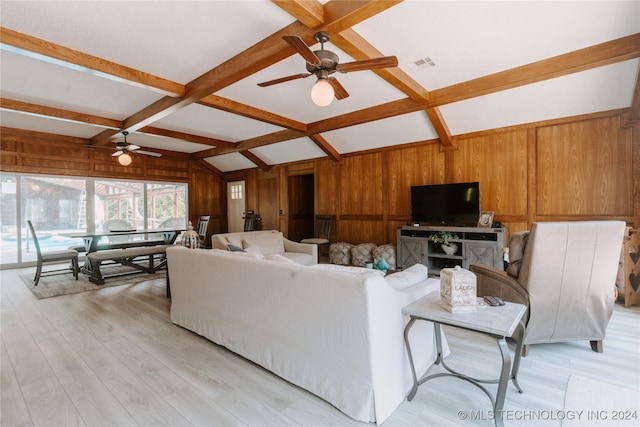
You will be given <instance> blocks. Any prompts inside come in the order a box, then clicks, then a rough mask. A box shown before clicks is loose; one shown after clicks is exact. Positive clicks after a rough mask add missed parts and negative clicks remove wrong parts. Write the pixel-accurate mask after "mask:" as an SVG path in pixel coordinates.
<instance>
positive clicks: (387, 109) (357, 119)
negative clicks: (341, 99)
mask: <svg viewBox="0 0 640 427" xmlns="http://www.w3.org/2000/svg"><path fill="white" fill-rule="evenodd" d="M425 108H427V103H420V102H416V101H414V100H413V99H411V98H404V99H399V100H397V101H391V102H387V103H385V104H380V105H376V106H373V107H369V108H365V109H362V110H358V111H353V112H351V113H346V114H341V115H339V116H334V117H330V118H328V119H324V120H319V121H317V122H313V123H309V124H308V125H307V129H308V133H309V134H316V133H322V132H328V131H330V130H336V129H342V128H345V127H349V126H355V125H361V124H364V123H369V122H373V121H376V120H381V119H386V118H388V117H395V116H400V115H402V114H408V113H413V112H416V111H420V110H424V109H425Z"/></svg>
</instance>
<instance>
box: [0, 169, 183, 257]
mask: <svg viewBox="0 0 640 427" xmlns="http://www.w3.org/2000/svg"><path fill="white" fill-rule="evenodd" d="M0 184H1V186H2V193H1V194H0V202H1V210H0V231H1V235H0V237H1V239H0V266H3V267H6V266H22V265H23V264H24V263H30V262H34V261H35V260H36V253H35V247H34V246H33V241H32V239H33V237H32V236H31V235H30V233H27V220H31V222H32V223H33V226H34V228H35V230H36V234H37V236H38V240H39V242H40V246H41V247H42V249H43V250H45V251H51V250H61V249H67V248H68V247H69V246H77V245H80V244H81V242H80V241H78V240H77V239H70V238H66V237H63V236H60V235H59V234H60V233H63V232H70V231H78V230H109V229H112V230H113V229H124V228H132V229H134V228H135V229H145V228H147V229H156V228H164V227H185V226H186V218H187V217H188V215H187V199H188V198H187V189H188V186H187V184H184V183H156V182H153V183H152V182H142V181H124V180H105V179H100V180H94V179H90V178H72V177H56V176H46V175H22V174H10V173H2V175H1V178H0Z"/></svg>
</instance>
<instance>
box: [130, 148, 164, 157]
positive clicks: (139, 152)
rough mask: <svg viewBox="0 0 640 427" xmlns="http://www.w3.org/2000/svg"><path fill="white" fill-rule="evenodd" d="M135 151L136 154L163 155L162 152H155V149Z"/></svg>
mask: <svg viewBox="0 0 640 427" xmlns="http://www.w3.org/2000/svg"><path fill="white" fill-rule="evenodd" d="M135 152H136V154H146V155H147V156H153V157H162V154H160V153H154V152H153V151H145V150H136V151H135Z"/></svg>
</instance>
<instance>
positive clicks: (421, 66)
mask: <svg viewBox="0 0 640 427" xmlns="http://www.w3.org/2000/svg"><path fill="white" fill-rule="evenodd" d="M436 65H438V63H437V62H436V60H435V59H433V58H432V57H430V56H426V57H424V58H420V59H418V60H417V61H413V62H412V63H411V64H409V67H411V69H412V70H414V71H421V70H426V69H427V68H433V67H435V66H436Z"/></svg>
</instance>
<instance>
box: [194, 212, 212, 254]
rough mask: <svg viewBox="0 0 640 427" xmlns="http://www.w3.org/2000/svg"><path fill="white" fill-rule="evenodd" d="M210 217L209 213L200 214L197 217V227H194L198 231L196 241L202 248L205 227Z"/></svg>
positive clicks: (205, 232)
mask: <svg viewBox="0 0 640 427" xmlns="http://www.w3.org/2000/svg"><path fill="white" fill-rule="evenodd" d="M210 219H211V215H200V217H199V218H198V227H197V228H196V232H197V233H198V238H199V239H200V241H199V243H198V247H200V248H204V247H205V242H206V241H207V228H208V227H209V220H210Z"/></svg>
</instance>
